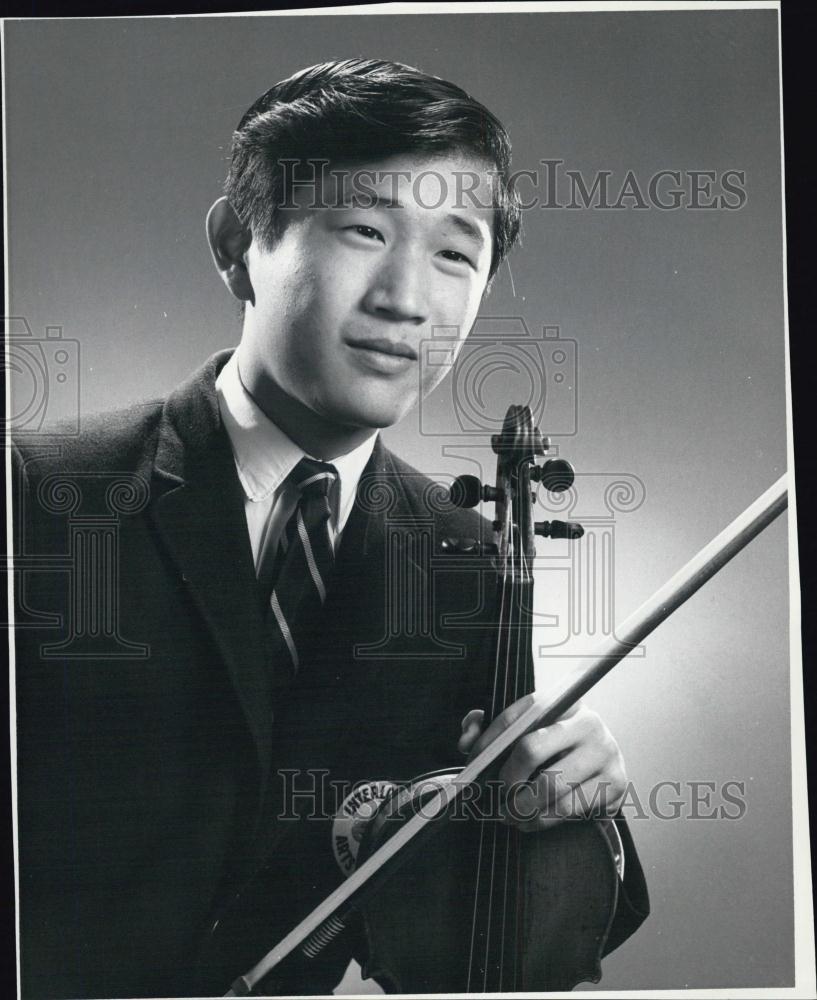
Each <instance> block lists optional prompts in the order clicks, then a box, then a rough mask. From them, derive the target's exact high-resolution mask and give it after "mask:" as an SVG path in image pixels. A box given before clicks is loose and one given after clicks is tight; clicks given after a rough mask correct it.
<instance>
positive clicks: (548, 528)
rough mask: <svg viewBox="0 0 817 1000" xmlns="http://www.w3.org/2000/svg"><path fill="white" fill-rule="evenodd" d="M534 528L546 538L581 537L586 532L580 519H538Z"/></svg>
mask: <svg viewBox="0 0 817 1000" xmlns="http://www.w3.org/2000/svg"><path fill="white" fill-rule="evenodd" d="M533 530H534V534H537V535H542V536H543V537H544V538H581V537H582V535H583V534H584V528H583V527H582V526H581V525H580V524H579V522H578V521H537V522H536V523H535V524H534V526H533Z"/></svg>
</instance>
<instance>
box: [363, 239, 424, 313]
mask: <svg viewBox="0 0 817 1000" xmlns="http://www.w3.org/2000/svg"><path fill="white" fill-rule="evenodd" d="M384 257H385V259H383V260H382V262H381V264H380V266H379V267H378V268H377V270H376V271H375V272H374V274H373V275H372V280H371V282H370V284H369V288H368V290H367V292H366V295H365V297H364V301H363V306H364V309H365V310H366V311H367V312H368V313H370V314H371V315H373V316H378V317H380V318H381V319H386V320H391V321H393V322H398V323H410V324H413V325H415V326H419V325H421V324H422V323H425V322H426V321H427V319H428V314H429V306H428V280H427V277H426V276H425V275H424V271H423V266H422V262H421V261H420V260H419V259H418V255H417V254H415V253H411V252H403V253H398V252H393V253H390V254H388V255H387V256H385V255H384Z"/></svg>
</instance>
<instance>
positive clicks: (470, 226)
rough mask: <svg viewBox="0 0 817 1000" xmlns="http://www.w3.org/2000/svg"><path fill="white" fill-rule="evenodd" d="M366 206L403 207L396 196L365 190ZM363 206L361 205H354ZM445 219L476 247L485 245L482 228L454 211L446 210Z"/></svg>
mask: <svg viewBox="0 0 817 1000" xmlns="http://www.w3.org/2000/svg"><path fill="white" fill-rule="evenodd" d="M365 201H366V206H365V207H366V208H404V207H405V206H404V204H403V202H401V201H400V200H399V199H397V198H389V197H387V196H385V195H380V194H377V192H375V191H367V192H366V196H365ZM356 207H363V206H356ZM445 221H446V222H447V223H450V224H451V225H452V226H453V227H454V228H455V229H457V230H459V232H460V234H461V235H462V236H464V237H465V238H466V239H468V240H470V241H471V242H472V243H473V244H475V245H476V246H477V247H480V248H482V247H484V246H485V237H484V236H483V234H482V230H481V229H480V228H479V227H478V226H475V225H474V223H473V222H469V220H468V219H466V218H464V217H463V216H461V215H456V214H455V213H454V212H448V213H447V214H446V216H445Z"/></svg>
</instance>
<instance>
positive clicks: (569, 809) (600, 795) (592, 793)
mask: <svg viewBox="0 0 817 1000" xmlns="http://www.w3.org/2000/svg"><path fill="white" fill-rule="evenodd" d="M622 798H623V794H620V793H616V792H613V791H610V790H607V791H601V792H600V790H599V785H598V783H597V781H596V780H595V778H591V779H590V780H588V781H586V782H583V783H582V784H581V785H578V786H577V787H576V788H575V789H573V791H572V794H571V796H570V798H569V800H565V799H560V800H559V801H558V802H555V803H554V804H553V805H551V806H549V807H548V808H546V809H544V810H541V811H540V812H538V813H537V814H536V816H535V817H534V818H533V819H530V818H527V819H524V820H519V821H515V820H513V819H512V818H510V817H509V822H511V823H512V824H513V825H514V826H516V828H517V829H518V830H520V831H521V832H522V833H536V832H537V831H541V830H548V829H551V828H552V827H554V826H558V824H559V823H563V822H564V821H565V820H567V819H577V818H581V819H591V818H595V819H598V818H599V817H602V816H612V815H614V814H615V813H616V811H617V810H618V807H619V806H620V805H621V801H622ZM580 804H581V808H578V807H579V805H580Z"/></svg>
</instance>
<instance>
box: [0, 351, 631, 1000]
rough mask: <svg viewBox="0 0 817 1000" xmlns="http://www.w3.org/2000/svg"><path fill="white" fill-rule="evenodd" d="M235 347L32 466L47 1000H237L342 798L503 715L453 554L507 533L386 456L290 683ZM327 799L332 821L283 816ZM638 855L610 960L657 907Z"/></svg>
mask: <svg viewBox="0 0 817 1000" xmlns="http://www.w3.org/2000/svg"><path fill="white" fill-rule="evenodd" d="M228 356H229V355H228V353H223V354H221V355H217V356H215V357H214V358H212V359H210V361H209V362H208V363H207V364H206V365H205V366H204V367H203V368H202V369H201V370H200V371H198V372H196V373H195V374H194V375H193V376H192V377H191V378H190V379H189V380H188V381H187V382H186V383H185V384H183V385H182V386H181V387H180V388H179V389H178V390H176V391H175V392H174V393H173V394H172V395H171V396H170V397H169V398H168V399H167V400H166V401H164V402H161V401H159V402H153V403H148V404H144V405H139V406H135V407H131V408H129V409H127V410H124V411H122V412H118V413H113V414H109V415H105V416H101V417H98V418H93V419H89V420H88V421H87V424H86V426H85V427H84V429H83V433H82V435H81V436H80V437H79V438H70V437H59V436H55V437H53V438H52V439H48V440H45V439H43V440H38V441H37V442H36V443H31V442H29V443H27V444H26V445H25V446H21V448H20V451H19V454H17V455H16V459H17V461H16V463H15V464H16V468H17V472H18V478H17V479H16V480H15V482H16V486H15V497H14V501H15V507H16V515H17V516H16V520H15V523H16V530H17V537H16V543H15V544H16V546H17V548H16V552H17V554H18V556H19V557H20V558H19V560H18V563H19V569H18V573H17V594H18V612H17V617H18V631H17V668H16V690H17V703H16V705H17V731H18V791H19V807H18V809H19V811H18V816H19V837H20V840H19V842H20V918H21V938H20V943H21V961H22V984H23V995H24V996H25V997H46V996H48V997H68V996H82V997H101V996H107V997H117V996H150V995H163V996H169V995H191V994H195V993H203V994H210V995H217V994H221V993H223V992H224V991H225V990H226V989H227V987H228V986H229V984H230V982H231V981H232V979H233V978H234V977H235V976H236V975H238V974H240V973H243V972H245V971H246V970H247V968H248V967H249V966H251V965H253V964H254V963H255V961H257V960H258V958H260V957H261V955H262V954H263V953H264V952H265V951H266V950H267V949H268V948H270V947H271V946H272V945H273V944H274V943H275V942H276V941H277V940H278V939H279V938H280V937H282V936H283V934H284V933H285V932H286V931H287V930H289V929H290V928H291V926H293V925H294V923H295V922H296V921H297V919H299V918H300V917H302V916H304V915H305V914H306V913H307V912H309V910H310V909H311V908H312V907H313V906H314V905H315V904H316V903H317V902H318V901H319V900H320V899H321V898H322V897H323V896H324V895H326V893H327V892H328V891H329V890H330V889H331V888H333V887H334V885H335V884H337V883H338V882H339V881H341V880H342V876H341V874H340V872H339V869H338V867H337V865H336V863H335V861H334V858H333V855H332V850H331V831H330V822H329V820H327V819H326V817H327V816H331V815H332V814H333V812H334V809H335V808H336V807H337V804H338V801H337V800H338V797H339V796H342V794H343V791H348V788H349V787H351V786H352V785H353V784H354V783H356V782H359V781H362V780H368V779H379V778H388V779H394V780H397V779H400V780H406V779H409V778H411V777H412V776H414V775H416V774H419V773H423V772H427V771H430V770H434V769H437V768H440V767H444V766H446V765H448V764H455V765H456V764H461V763H462V762H461V760H458V759H457V754H456V749H455V744H456V738H457V735H458V729H459V722H460V719H461V718H462V716H463V715H464V714H465V712H466V711H467V710H468V709H470V708H473V707H475V706H483V705H485V704H486V703H487V694H488V687H487V684H488V669H487V663H488V655H487V652H488V650H489V648H490V629H489V628H486V627H485V620H486V615H485V613H484V608H485V607H487V605H488V604H489V603H490V600H491V597H492V594H493V589H492V584H491V582H490V576H489V575H488V574H487V573H484V572H482V569H485V568H486V567H485V566H484V564H483V563H481V562H480V560H479V559H477V560H476V562H472V563H471V564H468V565H466V564H465V562H464V561H459V562H458V561H457V560H454V561H452V562H450V563H449V564H448V566H443V567H442V569H441V568H440V567H439V566H438V565H437V562H438V561H439V560H438V557H437V556H436V553H437V552H438V551H439V542H440V540H441V538H443V537H445V536H446V535H451V536H457V537H479V536H480V535H481V534H482V533H483V531H484V530H485V522H483V521H482V520H481V519H480V518H479V517H478V516H477V515H476V514H474V513H473V512H470V511H461V510H456V509H453V508H450V507H448V506H447V505H446V503H445V502H444V500H443V498H442V497H441V496H440V491H439V490H438V489H437V488H436V487H435V486H434V484H433V483H432V482H431V481H430V480H428V479H427V478H426V477H424V476H422V475H421V474H419V473H418V472H416V471H415V470H413V469H411V468H410V467H408V466H407V465H405V464H404V463H402V462H400V461H399V460H398V459H397V458H396V457H395V456H393V455H392V454H391V453H390V452H388V451H387V450H386V449H385V448H384V447H383V446H382V445H380V444H378V445H377V447H376V448H375V451H374V454H373V456H372V460H371V462H370V463H369V466H368V467H367V469H366V472H365V473H364V477H363V479H362V480H361V488H360V491H359V495H358V500H357V502H356V505H355V508H354V510H353V513H352V515H351V517H350V520H349V522H348V524H347V526H346V530H345V532H344V536H343V541H342V545H341V549H340V552H339V555H338V560H337V573H336V576H335V578H334V580H333V582H332V584H331V586H330V589H329V596H328V599H327V603H326V606H325V608H324V618H323V620H322V622H320V623H316V628H315V631H314V635H313V637H312V639H311V640H310V641H311V645H310V646H309V647H308V648H307V649H306V650H305V651H304V653H303V655H302V664H303V665H302V667H301V670H300V671H299V674H298V677H297V678H296V680H295V682H294V683H289V682H288V681H287V680H286V676H285V675H284V674H283V672H282V671H281V670H280V669H276V665H275V663H274V662H271V652H270V647H269V644H268V641H267V632H266V629H265V625H264V619H263V611H264V604H265V598H264V596H263V595H261V594H260V593H259V591H258V586H257V583H256V580H255V575H254V571H253V561H252V554H251V550H250V544H249V538H248V533H247V527H246V521H245V518H244V509H243V494H242V492H241V488H240V485H239V483H238V479H237V477H236V475H235V469H234V464H233V458H232V453H231V450H230V446H229V441H228V439H227V436H226V434H225V432H224V430H223V428H222V427H221V423H220V418H219V413H218V405H217V401H216V397H215V391H214V381H215V376H216V374H217V371H218V369H219V367H220V366H221V365H222V364H223V363H224V362H225V361H226V359H227V357H228ZM435 560H437V562H435ZM332 782H334V784H332ZM341 786H343V787H341ZM310 789H313V790H314V791H313V794H312V799H313V800H314V802H315V804H316V807H317V816H318V817H323V818H317V819H315V820H313V821H306V822H304V821H303V820H302V821H301V822H299V823H296V822H294V821H290V820H285V819H280V818H279V817H280V816H281V815H282V814H286V812H287V810H290V809H291V807H292V803H291V802H290V800H289V798H287V793H288V792H290V793H291V792H292V791H293V790H296V791H298V792H300V793H307V792H309V791H310ZM309 801H310V800H309V796H308V795H307V794H301V796H300V798H298V799H297V807H298V811H301V812H302V811H303V807H304V806H305V805H306V804H309ZM626 836H627V834H626V830H625V837H626ZM626 843H627V850H628V859H627V862H628V870H629V872H630V875H629V883H628V887H627V888H628V890H629V897H630V898H628V896H627V894H624V895H623V896H622V903H621V904H620V906H619V913H618V914H617V917H616V923H615V925H614V927H613V930H612V932H611V936H610V941H609V945H610V946H612V945H614V944H616V943H618V940H620V939H623V937H625V936H627V934H629V933H631V932H632V929H634V927H635V926H637V925H638V923H640V921H641V919H643V916H644V915H645V912H646V891H645V889H644V886H643V878H642V876H641V872H640V868H638V864H637V859H636V857H635V851H634V848H633V847H632V842H631V841H630V840H629V838H628V839H627V841H626ZM631 904H632V905H631ZM625 911H626V912H625ZM352 953H355V954H356V955H357V956H358V957H359V958H361V960H363V961H365V943H364V942H362V940H361V938H360V935H359V926H353V925H352V926H350V927H349V929H348V931H347V932H346V933H345V934H344V935H341V937H340V938H339V939H338V940H337V941H335V942H334V943H333V945H332V946H331V947H330V948H328V949H327V950H326V951H325V952H324V953H323V955H322V956H321V957H320V958H319V959H317V960H314V961H311V962H309V961H307V960H306V959H299V960H298V961H295V962H294V963H292V966H291V969H290V971H289V973H288V978H287V976H284V977H283V978H281V979H279V980H277V981H275V982H273V983H271V984H270V989H275V990H281V991H286V990H289V991H291V992H301V993H309V992H324V991H329V990H330V989H331V988H332V987H333V986H334V985H335V984H336V983H337V981H338V980H339V978H340V976H341V975H342V973H343V970H344V968H345V965H346V964H347V962H348V960H349V957H350V954H352Z"/></svg>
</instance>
